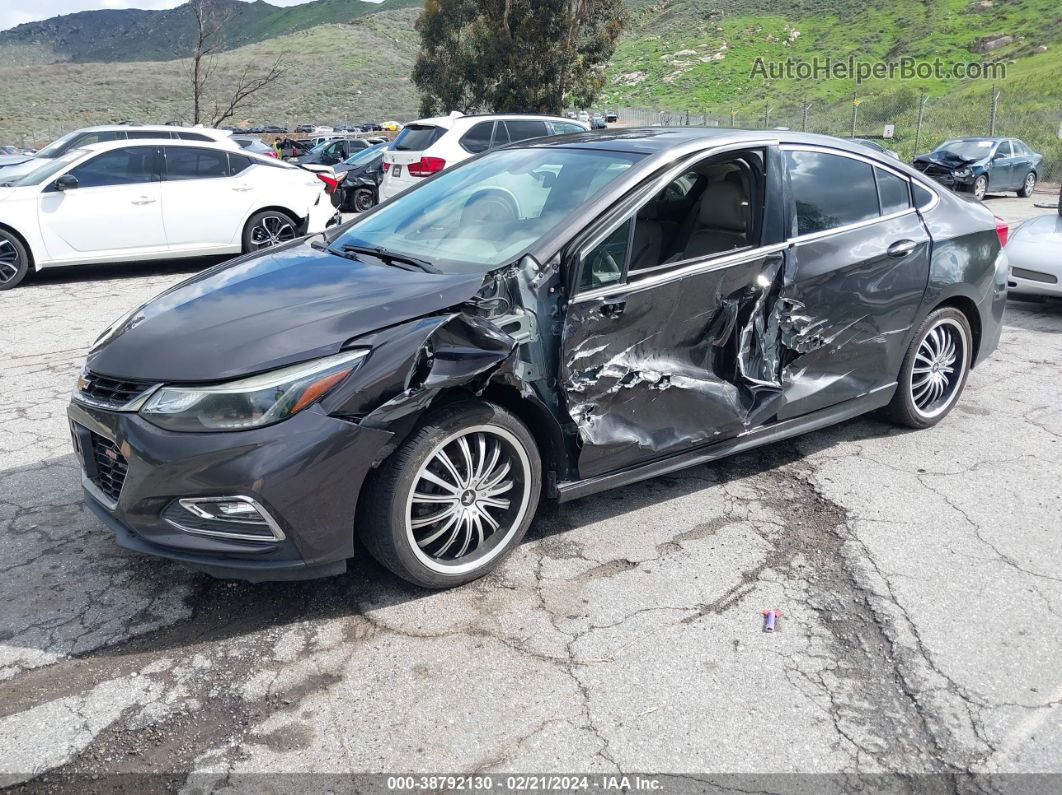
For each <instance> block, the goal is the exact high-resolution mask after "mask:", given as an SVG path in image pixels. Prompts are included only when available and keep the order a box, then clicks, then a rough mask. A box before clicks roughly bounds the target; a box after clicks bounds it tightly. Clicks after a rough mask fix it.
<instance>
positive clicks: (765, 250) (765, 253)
mask: <svg viewBox="0 0 1062 795" xmlns="http://www.w3.org/2000/svg"><path fill="white" fill-rule="evenodd" d="M787 248H789V243H788V242H785V243H774V244H772V245H770V246H760V247H758V248H754V249H742V250H741V251H738V252H736V253H734V254H728V255H723V256H718V255H715V256H713V257H711V258H710V259H701V260H698V261H692V262H691V261H689V260H687V262H690V264H688V265H686V266H684V267H682V268H676V269H674V270H669V271H666V272H664V273H658V274H655V275H653V276H647V277H645V278H643V279H636V280H634V281H628V282H618V283H616V284H608V285H605V286H603V287H595V288H594V289H593V290H586V291H585V292H581V293H579V294H578V295H576V296H575V298H573V299H572V301H571V302H572V303H573V304H580V303H584V302H586V301H595V300H598V299H601V298H607V297H609V296H612V295H616V294H628V293H637V292H641V291H642V290H650V289H652V288H654V287H659V286H660V285H662V284H667V283H668V282H673V281H677V280H679V279H684V278H686V277H687V276H696V275H699V274H701V273H710V272H711V271H714V270H721V269H722V268H726V267H729V266H731V265H740V264H742V263H744V262H749V261H751V260H755V259H762V258H763V257H769V256H770V255H772V254H777V253H779V252H782V251H785V250H786V249H787Z"/></svg>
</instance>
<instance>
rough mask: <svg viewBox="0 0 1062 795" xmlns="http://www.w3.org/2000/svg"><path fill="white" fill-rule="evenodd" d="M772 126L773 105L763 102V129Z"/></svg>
mask: <svg viewBox="0 0 1062 795" xmlns="http://www.w3.org/2000/svg"><path fill="white" fill-rule="evenodd" d="M770 126H771V106H770V104H769V103H767V102H764V103H763V129H765V130H766V129H767V128H768V127H770Z"/></svg>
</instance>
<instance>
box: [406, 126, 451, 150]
mask: <svg viewBox="0 0 1062 795" xmlns="http://www.w3.org/2000/svg"><path fill="white" fill-rule="evenodd" d="M445 134H446V130H444V129H443V128H442V127H434V126H432V125H430V124H411V125H409V126H407V127H405V128H404V129H403V130H402V132H400V133H399V134H398V137H397V138H395V146H394V148H395V151H396V152H423V151H424V150H425V149H427V148H428V147H429V146H431V145H432V144H433V143H435V142H436V141H438V140H439V139H440V138H442V137H443V135H445Z"/></svg>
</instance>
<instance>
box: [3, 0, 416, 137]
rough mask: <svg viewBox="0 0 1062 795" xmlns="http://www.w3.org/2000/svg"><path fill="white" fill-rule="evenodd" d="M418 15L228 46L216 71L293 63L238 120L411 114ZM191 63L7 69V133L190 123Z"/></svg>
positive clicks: (384, 15) (403, 12)
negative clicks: (124, 122)
mask: <svg viewBox="0 0 1062 795" xmlns="http://www.w3.org/2000/svg"><path fill="white" fill-rule="evenodd" d="M417 13H418V11H417V10H415V9H398V10H391V11H383V12H381V13H375V14H371V15H368V16H365V17H362V18H361V19H357V20H355V21H353V22H350V23H347V24H342V25H318V26H316V27H313V28H310V29H308V30H304V31H300V32H297V33H289V34H286V35H284V36H279V37H276V38H271V39H267V40H265V41H262V42H258V43H256V44H250V45H247V46H245V47H240V48H238V49H235V50H232V51H231V52H226V53H222V54H221V56H220V57H219V63H218V74H220V75H224V76H226V77H227V78H228V79H230V80H232V79H235V77H236V76H237V75H239V74H240V72H241V71H242V70H243V69H244V68H245V67H246V66H248V65H252V66H255V65H258V64H262V65H265V64H270V63H272V62H273V60H274V59H276V58H277V57H278V56H282V57H283V59H284V64H285V68H286V70H287V75H286V77H285V78H284V80H283V82H282V83H280V84H278V85H275V86H273V87H271V88H270V90H269V91H268V92H263V93H262V94H261V95H260V97H258V101H256V102H255V104H254V105H253V106H251V107H250V108H248V109H247V111H246V113H245V114H244V115H242V116H238V117H237V118H236V119H234V120H233V123H243V122H256V123H261V124H275V123H290V124H292V125H294V124H296V123H299V122H308V121H309V122H313V121H317V122H321V123H326V122H329V121H359V120H366V119H377V120H384V119H388V118H392V117H393V116H394V115H395V114H396V113H397V114H401V112H402V111H405V113H406V115H408V114H410V113H413V111H414V109H415V108H416V107H417V99H416V96H415V92H414V89H413V84H412V82H411V81H410V79H409V72H410V65H411V64H412V62H413V58H414V56H415V54H416V50H417V46H418V38H417V34H416V31H415V30H414V29H413V23H414V21H415V20H416V17H417ZM186 68H187V67H186V63H185V62H182V61H161V62H153V61H134V62H125V63H109V64H106V63H59V64H51V65H48V66H35V65H31V66H19V67H11V66H8V67H2V66H0V85H2V86H4V90H3V103H2V104H0V140H3V141H5V142H7V141H14V142H16V143H19V142H23V141H24V142H26V143H36V144H41V143H43V142H47V141H49V140H52V139H54V138H56V137H58V135H59V134H61V133H62V132H64V131H67V130H70V129H74V128H77V127H82V126H86V125H90V124H102V123H108V122H116V121H122V120H127V119H132V120H137V121H143V122H154V123H160V122H166V121H169V120H171V119H176V120H186V119H187V118H188V116H189V113H190V105H191V98H190V89H189V87H188V76H187V72H186ZM222 86H224V81H222ZM222 93H223V92H222Z"/></svg>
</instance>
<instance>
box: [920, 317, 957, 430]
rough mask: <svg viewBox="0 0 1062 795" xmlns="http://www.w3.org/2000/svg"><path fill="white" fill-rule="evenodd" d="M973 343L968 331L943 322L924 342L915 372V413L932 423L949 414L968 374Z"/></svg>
mask: <svg viewBox="0 0 1062 795" xmlns="http://www.w3.org/2000/svg"><path fill="white" fill-rule="evenodd" d="M968 350H969V341H968V339H967V336H966V329H964V328H963V327H962V326H961V325H960V324H959V323H958V322H956V321H955V320H952V319H951V318H943V319H942V320H940V322H938V323H937V324H936V325H934V326H933V327H932V328H930V329H929V331H928V332H927V333H926V335H925V336H924V337H923V338H922V342H921V343H920V344H919V346H918V351H917V352H916V353H915V360H914V366H913V367H912V368H911V385H910V390H911V402H912V403H914V407H915V411H917V412H918V414H919V415H920V416H922V417H924V418H926V419H932V418H933V417H936V416H938V415H939V414H941V413H943V412H944V411H946V410H947V408H948V406H950V405H951V402H952V401H953V400H954V399H955V396H956V395H957V394H958V391H959V387H960V385H961V384H962V380H963V376H964V375H965V374H966V361H967V351H968Z"/></svg>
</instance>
